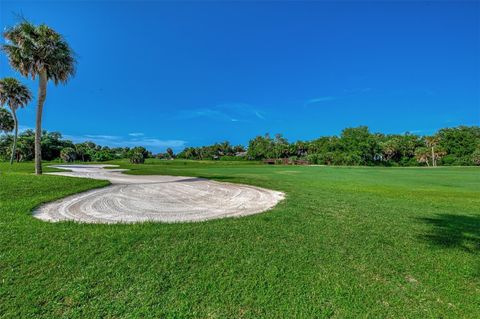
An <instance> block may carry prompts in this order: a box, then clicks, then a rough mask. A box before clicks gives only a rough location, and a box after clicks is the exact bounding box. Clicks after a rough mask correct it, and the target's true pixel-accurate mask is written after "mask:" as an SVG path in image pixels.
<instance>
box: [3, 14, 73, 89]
mask: <svg viewBox="0 0 480 319" xmlns="http://www.w3.org/2000/svg"><path fill="white" fill-rule="evenodd" d="M4 37H5V38H6V39H7V40H8V41H9V43H7V44H4V45H3V46H2V50H3V51H4V52H5V53H6V54H7V56H8V59H9V63H10V65H11V66H12V67H13V68H14V69H16V70H18V71H19V72H20V73H21V74H22V75H23V76H30V77H31V78H32V79H35V77H36V76H37V75H38V74H39V73H40V72H42V71H46V73H47V78H48V79H49V80H52V81H53V82H54V83H55V85H56V84H58V83H65V82H67V81H68V80H69V79H70V78H71V77H72V76H73V75H74V74H75V66H76V60H75V54H74V52H73V50H72V49H71V48H70V46H69V45H68V43H67V42H66V41H65V39H64V38H63V36H62V35H60V34H59V33H57V32H56V31H55V30H53V29H52V28H50V27H49V26H47V25H45V24H42V25H39V26H35V25H33V24H31V23H30V22H28V21H22V22H21V23H19V24H17V25H16V26H14V27H11V28H9V29H7V30H6V31H5V32H4Z"/></svg>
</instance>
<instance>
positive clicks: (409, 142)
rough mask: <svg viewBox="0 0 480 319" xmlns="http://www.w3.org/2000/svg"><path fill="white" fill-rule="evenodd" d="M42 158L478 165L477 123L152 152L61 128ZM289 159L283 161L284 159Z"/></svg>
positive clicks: (5, 147) (29, 143) (30, 144)
mask: <svg viewBox="0 0 480 319" xmlns="http://www.w3.org/2000/svg"><path fill="white" fill-rule="evenodd" d="M0 125H1V127H0V129H1V130H4V131H7V132H8V131H11V130H12V129H13V123H12V120H11V119H8V117H4V118H3V120H2V117H1V113H0ZM13 139H14V135H12V134H8V133H7V134H1V135H0V159H1V160H9V159H11V158H12V150H13V149H12V147H11V145H12V141H13ZM41 145H42V154H41V155H42V158H43V159H45V160H48V161H51V160H56V159H62V160H63V161H65V162H72V161H85V162H89V161H95V162H101V161H109V160H115V159H122V158H129V159H130V161H131V162H132V163H143V162H144V161H145V159H147V158H158V159H174V158H179V159H190V160H257V161H258V160H273V161H274V162H275V161H278V163H285V160H288V161H290V162H292V163H293V162H295V161H297V160H302V161H303V162H307V163H309V164H321V165H366V166H369V165H370V166H372V165H382V166H419V165H420V166H422V165H424V166H438V165H459V166H465V165H480V127H478V126H458V127H453V128H443V129H440V130H439V131H438V132H437V133H435V134H434V135H431V136H420V135H415V134H411V133H405V134H382V133H371V132H370V130H369V129H368V127H366V126H359V127H353V128H346V129H344V130H343V131H342V133H341V134H340V135H339V136H323V137H320V138H318V139H314V140H311V141H296V142H293V143H290V142H289V141H288V140H287V139H286V138H285V137H283V136H282V135H281V134H276V135H275V136H273V137H272V136H270V134H265V135H263V136H256V137H255V138H253V139H251V140H250V141H249V143H248V147H244V146H243V145H235V146H233V145H232V144H231V143H230V142H228V141H225V142H222V143H215V144H213V145H209V146H200V147H186V148H185V149H183V150H182V151H181V152H179V153H178V154H175V153H174V152H173V150H172V149H171V148H167V149H166V151H165V152H162V153H158V154H153V153H152V152H151V151H149V150H147V149H146V148H144V147H142V146H137V147H133V148H129V147H108V146H101V145H97V144H95V143H93V142H88V141H87V142H82V143H73V142H72V141H70V140H66V139H63V138H62V135H61V134H60V133H59V132H47V131H43V132H42V137H41ZM14 151H15V153H14V155H13V158H14V160H15V161H31V160H33V159H34V157H35V133H34V131H32V130H26V131H24V132H22V133H21V134H20V135H19V136H18V143H17V147H16V149H14ZM288 161H287V162H288Z"/></svg>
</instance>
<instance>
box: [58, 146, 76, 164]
mask: <svg viewBox="0 0 480 319" xmlns="http://www.w3.org/2000/svg"><path fill="white" fill-rule="evenodd" d="M60 157H61V158H62V160H63V161H64V162H67V163H68V162H73V161H74V160H75V159H76V158H77V153H76V152H75V150H74V149H73V148H72V147H65V148H63V149H62V151H61V152H60Z"/></svg>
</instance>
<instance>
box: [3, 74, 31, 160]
mask: <svg viewBox="0 0 480 319" xmlns="http://www.w3.org/2000/svg"><path fill="white" fill-rule="evenodd" d="M31 100H32V93H30V90H29V89H28V88H27V87H26V86H25V85H23V84H22V83H20V81H18V80H17V79H14V78H4V79H1V80H0V104H1V105H8V107H9V108H10V110H11V111H12V116H13V123H14V129H15V132H14V135H13V144H12V155H11V157H10V165H12V164H13V159H14V158H15V150H16V147H17V138H18V118H17V110H18V109H19V108H23V107H25V106H26V105H27V104H28V103H29V102H30V101H31Z"/></svg>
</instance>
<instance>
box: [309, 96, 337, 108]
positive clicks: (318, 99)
mask: <svg viewBox="0 0 480 319" xmlns="http://www.w3.org/2000/svg"><path fill="white" fill-rule="evenodd" d="M335 99H336V97H334V96H322V97H316V98H313V99H310V100H307V101H305V106H307V105H311V104H317V103H321V102H327V101H333V100H335Z"/></svg>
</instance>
